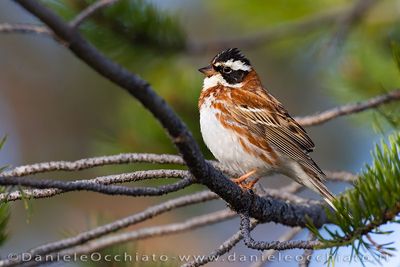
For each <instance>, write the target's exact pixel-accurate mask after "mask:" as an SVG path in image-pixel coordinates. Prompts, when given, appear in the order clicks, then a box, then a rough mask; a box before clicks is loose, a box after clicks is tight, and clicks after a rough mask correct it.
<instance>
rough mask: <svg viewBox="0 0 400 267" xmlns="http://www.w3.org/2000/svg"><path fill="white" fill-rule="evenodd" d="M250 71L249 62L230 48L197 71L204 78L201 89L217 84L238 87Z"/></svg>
mask: <svg viewBox="0 0 400 267" xmlns="http://www.w3.org/2000/svg"><path fill="white" fill-rule="evenodd" d="M251 70H252V67H251V65H250V61H249V60H248V59H247V58H246V57H245V56H244V55H243V54H242V53H241V52H240V51H239V49H237V48H230V49H227V50H224V51H222V52H221V53H219V54H218V55H216V56H215V57H214V58H213V60H212V61H211V64H210V65H208V66H207V67H204V68H201V69H199V71H200V72H202V73H203V74H204V75H206V78H205V79H204V86H203V89H206V88H210V87H214V86H216V85H218V84H222V85H224V86H230V87H240V86H241V85H242V82H243V80H244V79H245V78H246V76H247V74H249V73H250V72H251Z"/></svg>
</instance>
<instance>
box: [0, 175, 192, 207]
mask: <svg viewBox="0 0 400 267" xmlns="http://www.w3.org/2000/svg"><path fill="white" fill-rule="evenodd" d="M189 176H190V173H189V172H188V171H184V170H148V171H136V172H131V173H123V174H117V175H107V176H100V177H96V178H94V179H88V180H76V181H69V182H66V183H81V184H83V185H85V184H102V185H110V184H116V183H126V182H132V181H141V180H146V179H154V178H156V179H157V178H185V177H189ZM0 177H1V173H0ZM11 177H12V176H11ZM15 181H17V179H16V180H15ZM33 181H37V179H33ZM82 190H83V189H82ZM88 190H90V188H88ZM70 191H72V190H70ZM65 192H67V191H64V190H62V189H57V188H46V189H25V190H18V191H14V192H8V193H0V202H1V201H15V200H19V199H29V198H46V197H52V196H55V195H59V194H62V193H65Z"/></svg>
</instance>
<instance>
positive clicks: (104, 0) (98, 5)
mask: <svg viewBox="0 0 400 267" xmlns="http://www.w3.org/2000/svg"><path fill="white" fill-rule="evenodd" d="M118 1H119V0H98V1H96V2H94V3H93V4H91V5H90V6H88V7H87V8H85V9H84V10H82V11H81V13H79V14H78V15H77V16H76V17H75V18H74V19H73V20H71V22H70V23H69V25H70V26H71V27H72V28H77V27H79V25H80V24H82V22H84V21H85V20H86V19H87V18H89V17H90V16H91V15H93V14H94V13H95V12H96V11H98V10H100V9H102V8H104V7H106V6H110V5H112V4H115V3H116V2H118Z"/></svg>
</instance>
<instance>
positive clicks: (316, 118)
mask: <svg viewBox="0 0 400 267" xmlns="http://www.w3.org/2000/svg"><path fill="white" fill-rule="evenodd" d="M398 100H400V89H396V90H393V91H391V92H389V93H387V94H383V95H380V96H376V97H373V98H370V99H368V100H365V101H363V102H358V103H354V104H347V105H343V106H340V107H336V108H333V109H330V110H326V111H324V112H321V113H319V114H316V115H310V116H305V117H299V118H296V120H297V121H298V122H299V123H300V124H301V125H303V126H313V125H319V124H322V123H325V122H327V121H330V120H332V119H335V118H337V117H340V116H344V115H349V114H353V113H358V112H361V111H364V110H367V109H372V108H376V107H378V106H380V105H383V104H387V103H390V102H393V101H398Z"/></svg>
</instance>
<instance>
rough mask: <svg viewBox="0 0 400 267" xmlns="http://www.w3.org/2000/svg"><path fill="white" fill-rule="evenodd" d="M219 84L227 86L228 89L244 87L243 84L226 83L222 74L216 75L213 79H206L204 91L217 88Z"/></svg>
mask: <svg viewBox="0 0 400 267" xmlns="http://www.w3.org/2000/svg"><path fill="white" fill-rule="evenodd" d="M219 84H221V85H223V86H226V87H233V88H239V87H242V85H243V84H242V83H236V84H229V83H228V82H227V81H225V79H224V77H222V75H221V74H215V75H213V76H211V77H206V78H204V82H203V90H207V89H208V88H211V87H214V86H217V85H219Z"/></svg>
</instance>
